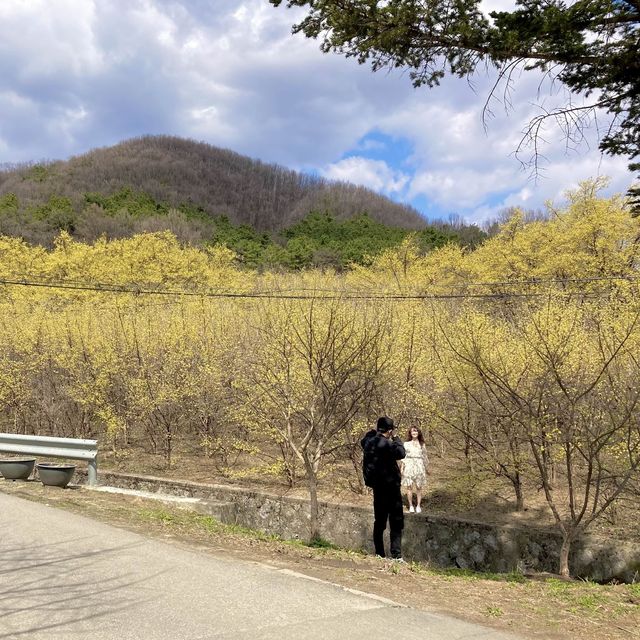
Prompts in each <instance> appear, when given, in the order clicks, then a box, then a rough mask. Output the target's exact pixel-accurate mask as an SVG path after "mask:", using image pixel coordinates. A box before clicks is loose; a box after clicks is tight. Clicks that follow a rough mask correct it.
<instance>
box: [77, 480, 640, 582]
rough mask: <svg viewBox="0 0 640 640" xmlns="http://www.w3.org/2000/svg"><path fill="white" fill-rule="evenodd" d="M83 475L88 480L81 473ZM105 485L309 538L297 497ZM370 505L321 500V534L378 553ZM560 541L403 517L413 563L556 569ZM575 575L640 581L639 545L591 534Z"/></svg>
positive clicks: (574, 564)
mask: <svg viewBox="0 0 640 640" xmlns="http://www.w3.org/2000/svg"><path fill="white" fill-rule="evenodd" d="M81 477H82V476H81ZM99 481H100V484H103V485H110V486H116V487H121V488H127V489H138V490H142V491H150V492H154V493H165V494H170V495H179V496H190V497H196V498H203V499H210V500H216V501H223V502H233V503H234V505H235V514H236V515H235V521H236V522H235V523H236V524H240V525H243V526H245V527H249V528H252V529H259V530H261V531H265V532H267V533H271V534H275V535H278V536H280V537H282V538H306V537H307V536H308V532H309V528H308V526H309V505H308V501H307V500H304V499H301V498H292V497H287V496H282V495H277V494H272V493H267V492H262V491H253V490H250V489H243V488H239V487H232V486H225V485H215V484H201V483H195V482H185V481H179V480H167V479H163V478H154V477H151V476H134V475H129V474H122V473H115V472H101V473H100V478H99ZM372 523H373V512H372V509H370V508H364V507H356V506H351V505H342V504H334V503H326V502H321V503H320V528H321V535H322V537H323V538H325V539H326V540H329V541H330V542H333V543H334V544H337V545H339V546H341V547H346V548H350V549H364V550H365V551H369V552H373V545H372V542H371V530H372ZM560 544H561V537H560V535H558V534H557V533H556V532H554V531H548V530H542V529H534V528H530V527H528V528H526V529H525V528H522V527H516V526H493V525H488V524H485V523H480V522H473V521H467V520H458V519H454V518H445V517H442V516H434V515H428V514H425V513H422V514H415V515H414V514H412V515H411V517H406V518H405V533H404V537H403V545H402V546H403V555H404V557H405V558H406V559H407V560H418V561H426V562H430V563H432V564H434V565H436V566H440V567H460V568H465V569H473V570H475V571H493V572H509V571H526V570H531V571H545V572H552V573H554V572H557V569H558V557H559V552H560ZM569 564H570V568H571V573H572V575H574V576H576V577H583V578H589V579H591V580H596V581H599V582H602V581H610V580H618V581H624V582H633V581H638V580H640V545H637V544H632V543H628V542H622V541H617V540H609V539H607V540H603V539H601V538H596V537H593V536H585V537H583V538H582V539H580V540H578V541H577V542H575V543H574V544H573V549H572V553H571V556H570V560H569Z"/></svg>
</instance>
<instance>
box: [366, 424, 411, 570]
mask: <svg viewBox="0 0 640 640" xmlns="http://www.w3.org/2000/svg"><path fill="white" fill-rule="evenodd" d="M360 444H361V445H362V449H363V452H364V454H363V462H362V468H363V474H364V481H365V484H366V485H367V486H368V487H371V488H372V489H373V513H374V522H373V544H374V546H375V549H376V555H378V556H380V557H381V558H384V557H385V552H384V543H383V540H382V534H383V533H384V530H385V529H386V528H387V520H388V521H389V530H390V543H391V544H390V552H391V557H392V558H393V559H394V560H400V561H402V530H403V528H404V513H403V509H402V494H401V493H400V469H399V467H398V460H402V459H403V458H404V457H405V455H406V454H405V450H404V445H403V444H402V441H401V440H400V438H398V437H397V436H395V435H394V424H393V420H392V419H391V418H388V417H387V416H382V417H380V418H378V422H377V424H376V428H375V429H372V430H371V431H369V432H367V433H366V435H365V436H364V438H362V440H361V442H360Z"/></svg>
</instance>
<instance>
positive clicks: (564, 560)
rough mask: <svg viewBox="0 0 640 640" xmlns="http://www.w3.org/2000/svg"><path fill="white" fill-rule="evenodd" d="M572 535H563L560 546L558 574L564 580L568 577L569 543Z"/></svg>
mask: <svg viewBox="0 0 640 640" xmlns="http://www.w3.org/2000/svg"><path fill="white" fill-rule="evenodd" d="M572 538H573V535H572V534H570V533H565V534H563V537H562V546H561V547H560V570H559V573H560V575H561V576H563V577H564V578H568V577H570V575H571V574H570V573H569V551H571V541H572Z"/></svg>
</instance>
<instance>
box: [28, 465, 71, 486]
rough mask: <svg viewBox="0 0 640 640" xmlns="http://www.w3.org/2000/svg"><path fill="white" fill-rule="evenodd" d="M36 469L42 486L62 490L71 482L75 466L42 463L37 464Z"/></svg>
mask: <svg viewBox="0 0 640 640" xmlns="http://www.w3.org/2000/svg"><path fill="white" fill-rule="evenodd" d="M36 469H37V470H38V475H39V476H40V481H41V482H42V484H43V485H45V486H47V487H62V488H63V489H64V488H65V487H66V486H67V485H68V484H69V483H70V482H71V478H73V474H74V473H75V470H76V466H75V465H74V464H54V463H53V462H43V463H41V464H37V465H36Z"/></svg>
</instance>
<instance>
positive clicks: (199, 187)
mask: <svg viewBox="0 0 640 640" xmlns="http://www.w3.org/2000/svg"><path fill="white" fill-rule="evenodd" d="M61 231H65V232H67V233H69V234H70V235H71V236H72V237H73V238H74V239H76V240H80V241H83V242H95V241H96V240H98V239H99V238H104V239H107V240H113V239H118V238H126V237H131V236H133V235H136V234H138V233H154V232H158V231H171V232H172V233H173V234H174V235H175V236H176V238H177V239H178V240H179V241H180V243H182V244H184V245H190V246H200V247H203V246H209V245H215V244H222V245H224V246H226V247H228V248H229V249H232V250H233V251H234V252H235V254H236V257H237V260H238V262H239V263H241V264H243V265H245V266H247V267H251V268H255V267H274V266H279V267H284V268H289V269H299V268H305V267H309V266H331V267H335V268H338V269H343V268H345V267H347V266H348V265H350V264H353V263H356V264H364V263H365V262H367V261H369V260H370V259H371V257H372V256H375V255H377V254H378V253H380V252H381V251H383V250H385V249H387V248H389V247H392V246H395V245H398V244H399V243H400V242H402V241H403V240H404V238H405V237H406V236H407V235H408V234H409V233H416V234H417V235H416V238H417V242H418V245H419V246H420V247H421V250H422V251H423V252H426V251H429V250H431V249H433V248H436V247H440V246H443V245H444V244H446V243H447V242H454V243H458V244H462V245H464V246H470V247H473V246H476V245H477V244H478V243H479V242H480V241H481V240H482V239H484V237H486V234H485V233H484V232H482V231H481V230H480V229H479V228H478V227H476V226H474V225H465V224H462V223H461V222H460V221H459V220H457V221H456V223H455V224H445V223H437V224H427V223H426V222H425V220H424V219H423V218H421V217H420V216H419V215H418V213H417V212H416V211H415V210H413V209H411V208H410V207H406V206H403V205H399V204H397V203H394V202H392V201H390V200H389V199H387V198H385V197H383V196H380V195H378V194H376V193H374V192H373V191H370V190H368V189H363V188H361V187H356V186H353V185H348V184H339V183H331V182H327V181H325V180H322V179H320V178H316V177H311V176H307V175H304V174H299V173H296V172H294V171H290V170H288V169H283V168H282V167H278V166H275V165H267V164H264V163H261V162H258V161H255V160H251V159H249V158H246V157H243V156H240V155H238V154H236V153H233V152H231V151H225V150H222V149H217V148H215V147H211V146H209V145H205V144H199V143H195V142H190V141H188V140H182V139H179V138H169V137H148V138H141V139H137V140H131V141H129V142H124V143H122V144H120V145H117V146H115V147H111V148H108V149H99V150H96V151H93V152H91V153H88V154H86V155H84V156H80V157H77V158H72V159H71V160H69V161H68V162H52V163H49V164H36V165H29V166H26V165H25V166H22V167H19V168H14V169H12V170H6V171H4V172H0V234H1V235H5V236H12V237H19V238H21V239H23V240H25V241H26V242H28V243H29V244H33V245H42V246H44V247H52V246H53V243H54V240H55V238H56V237H57V235H58V234H59V233H60V232H61Z"/></svg>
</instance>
